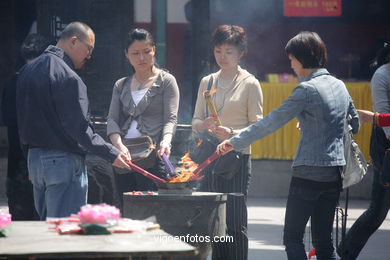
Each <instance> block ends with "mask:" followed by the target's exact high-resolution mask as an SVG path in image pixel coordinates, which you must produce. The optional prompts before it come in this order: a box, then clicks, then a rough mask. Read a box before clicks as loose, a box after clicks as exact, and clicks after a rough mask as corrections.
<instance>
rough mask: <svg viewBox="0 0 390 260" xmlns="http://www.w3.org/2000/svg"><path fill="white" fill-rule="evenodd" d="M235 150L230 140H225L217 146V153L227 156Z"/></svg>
mask: <svg viewBox="0 0 390 260" xmlns="http://www.w3.org/2000/svg"><path fill="white" fill-rule="evenodd" d="M231 150H233V146H232V144H231V143H230V141H229V140H225V141H223V142H222V143H220V144H219V145H218V146H217V149H216V152H218V153H220V154H225V153H228V152H230V151H231Z"/></svg>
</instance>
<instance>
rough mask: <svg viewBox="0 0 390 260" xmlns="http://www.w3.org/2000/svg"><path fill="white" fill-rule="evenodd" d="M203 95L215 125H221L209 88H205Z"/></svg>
mask: <svg viewBox="0 0 390 260" xmlns="http://www.w3.org/2000/svg"><path fill="white" fill-rule="evenodd" d="M203 96H204V98H205V99H206V102H207V106H208V108H209V110H210V113H211V116H212V117H213V118H214V121H215V124H216V125H217V126H221V125H222V123H221V120H220V119H219V116H218V113H217V109H216V108H215V104H214V102H213V100H212V99H211V94H210V90H206V91H205V92H204V93H203Z"/></svg>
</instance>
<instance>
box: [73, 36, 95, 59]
mask: <svg viewBox="0 0 390 260" xmlns="http://www.w3.org/2000/svg"><path fill="white" fill-rule="evenodd" d="M76 37H77V40H79V41H80V42H82V43H84V45H85V46H86V47H87V50H88V56H91V55H92V52H93V46H92V45H90V44H88V43H86V42H85V41H83V40H82V39H80V38H79V37H78V36H76Z"/></svg>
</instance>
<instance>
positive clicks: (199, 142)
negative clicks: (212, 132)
mask: <svg viewBox="0 0 390 260" xmlns="http://www.w3.org/2000/svg"><path fill="white" fill-rule="evenodd" d="M202 143H203V140H202V139H200V138H199V139H198V142H197V143H196V147H199V146H200V145H201V144H202Z"/></svg>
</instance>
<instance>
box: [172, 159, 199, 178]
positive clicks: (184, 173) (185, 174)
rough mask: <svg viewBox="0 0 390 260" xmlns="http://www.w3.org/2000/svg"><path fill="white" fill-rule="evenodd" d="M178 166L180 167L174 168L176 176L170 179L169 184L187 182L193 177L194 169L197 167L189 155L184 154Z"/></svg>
mask: <svg viewBox="0 0 390 260" xmlns="http://www.w3.org/2000/svg"><path fill="white" fill-rule="evenodd" d="M178 164H179V165H180V166H179V167H177V168H176V172H177V173H178V176H177V177H174V178H171V179H170V180H169V182H186V181H188V180H189V179H190V178H191V177H192V176H193V172H194V171H195V169H196V168H197V167H198V164H197V163H195V162H194V161H192V160H191V158H190V153H186V154H185V155H184V156H183V157H181V159H180V161H179V162H178Z"/></svg>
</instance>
